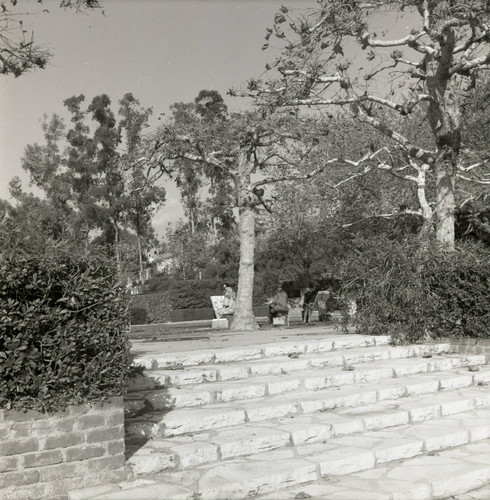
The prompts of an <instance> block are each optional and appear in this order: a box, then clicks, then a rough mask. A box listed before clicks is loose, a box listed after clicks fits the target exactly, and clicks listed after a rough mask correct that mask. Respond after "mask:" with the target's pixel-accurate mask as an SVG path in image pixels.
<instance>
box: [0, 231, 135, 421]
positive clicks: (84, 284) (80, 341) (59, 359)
mask: <svg viewBox="0 0 490 500" xmlns="http://www.w3.org/2000/svg"><path fill="white" fill-rule="evenodd" d="M3 243H5V240H4V241H3ZM33 250H34V249H31V250H30V249H28V248H27V249H26V247H25V246H24V247H23V248H19V247H17V248H9V249H6V248H5V245H3V246H2V247H1V248H0V373H1V377H0V408H3V409H36V410H40V411H57V410H62V409H63V408H65V407H66V406H67V405H69V404H79V403H83V402H90V401H101V400H104V399H107V398H110V397H112V396H117V395H121V394H123V393H124V390H125V385H126V378H127V374H128V370H129V366H130V354H129V348H130V345H129V342H128V341H127V339H126V336H125V332H126V330H127V328H128V323H129V321H128V319H129V318H128V307H127V301H126V298H125V295H124V290H123V289H122V287H120V286H119V285H118V284H117V280H116V272H115V269H114V267H113V266H112V265H111V264H110V263H107V262H104V261H103V260H101V259H100V257H99V258H98V257H90V256H76V255H73V253H72V252H70V251H64V250H63V249H62V248H60V247H56V246H53V247H52V248H49V249H46V251H45V252H42V251H40V250H39V249H37V250H35V251H33Z"/></svg>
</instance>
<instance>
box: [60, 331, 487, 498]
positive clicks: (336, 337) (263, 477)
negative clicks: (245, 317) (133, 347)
mask: <svg viewBox="0 0 490 500" xmlns="http://www.w3.org/2000/svg"><path fill="white" fill-rule="evenodd" d="M259 333H260V332H259ZM263 333H264V334H263V335H262V336H261V335H260V334H254V336H252V337H250V336H249V337H246V335H245V334H243V335H244V337H243V339H244V341H243V342H238V341H237V338H238V337H236V336H237V335H240V334H227V335H228V336H229V337H228V339H227V338H225V337H224V336H223V337H222V338H221V342H220V343H217V342H214V343H212V342H201V343H199V342H198V341H195V342H191V343H186V342H181V343H180V346H178V347H175V345H174V346H173V348H172V349H165V348H166V346H165V343H162V345H161V349H160V350H161V353H154V352H149V348H148V349H147V351H144V349H142V350H140V352H139V353H137V356H136V359H135V364H138V365H140V366H144V367H145V368H146V369H145V371H144V373H143V374H142V375H141V376H140V377H137V378H135V379H133V380H132V381H131V383H130V387H129V392H128V395H127V398H126V407H127V414H128V418H127V423H126V432H127V455H128V462H127V463H128V468H129V470H130V474H131V475H132V476H133V479H132V480H129V481H127V482H126V483H124V484H120V485H108V486H103V487H97V488H92V489H86V490H79V491H74V492H72V493H71V494H70V498H71V499H72V500H76V499H82V498H97V499H100V500H102V499H104V500H109V499H118V500H123V499H128V500H129V499H132V500H135V499H147V500H187V499H189V500H199V499H201V500H206V499H210V500H215V499H216V500H218V499H230V500H232V499H244V498H251V497H253V498H260V499H271V500H272V499H305V498H311V499H315V498H316V499H344V500H362V499H365V500H378V499H379V500H381V499H383V500H402V499H406V500H408V499H413V500H424V499H449V498H452V496H453V495H459V494H462V493H465V492H467V491H470V490H473V489H475V488H479V487H481V486H482V485H484V484H486V483H489V482H490V439H489V438H490V391H489V390H488V388H489V386H488V384H489V383H490V366H488V365H486V358H485V355H484V354H457V353H454V352H453V351H454V348H453V347H452V346H451V345H450V344H449V343H446V342H434V343H431V344H423V345H410V346H392V345H390V339H389V337H386V336H360V335H353V334H340V333H338V332H335V331H330V332H325V330H323V331H321V330H319V329H316V330H313V329H310V330H308V329H303V331H299V330H298V331H294V330H287V329H285V330H283V331H282V332H281V331H276V332H275V333H274V335H273V337H271V335H266V334H265V332H263ZM233 335H235V337H233ZM247 338H248V340H246V339H247ZM167 347H169V345H167Z"/></svg>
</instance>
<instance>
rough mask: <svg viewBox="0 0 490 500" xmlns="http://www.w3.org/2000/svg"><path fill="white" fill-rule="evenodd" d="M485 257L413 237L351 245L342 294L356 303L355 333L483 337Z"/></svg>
mask: <svg viewBox="0 0 490 500" xmlns="http://www.w3.org/2000/svg"><path fill="white" fill-rule="evenodd" d="M489 257H490V255H489V252H488V249H485V248H484V247H483V246H481V245H475V244H469V243H464V244H460V245H459V246H458V247H457V248H456V250H455V251H454V252H444V251H442V250H441V249H440V248H438V247H437V245H436V244H435V243H432V244H429V246H428V247H427V248H423V247H421V246H420V241H419V240H418V239H417V238H412V239H406V240H404V241H395V242H393V241H390V240H389V239H388V238H382V237H381V238H379V239H377V240H376V241H372V240H371V241H368V240H364V241H356V254H355V256H354V257H353V258H351V259H349V261H348V262H347V263H346V265H345V267H344V268H343V270H342V280H343V287H342V294H343V296H344V299H345V301H346V303H347V301H348V300H356V301H357V305H358V311H357V316H356V319H355V323H356V327H357V330H358V331H359V332H360V333H369V334H379V335H391V336H392V338H393V340H394V341H395V342H398V343H402V342H420V341H425V340H429V339H432V338H436V337H473V338H487V337H488V335H489V334H488V325H489V324H490V301H489V300H488V299H489V296H490V259H489Z"/></svg>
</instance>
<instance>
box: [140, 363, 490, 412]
mask: <svg viewBox="0 0 490 500" xmlns="http://www.w3.org/2000/svg"><path fill="white" fill-rule="evenodd" d="M411 359H412V358H411ZM387 361H388V360H387ZM412 363H413V365H414V366H411V367H398V368H397V367H391V366H382V367H379V368H376V364H375V363H373V364H371V367H370V368H371V369H365V370H364V371H359V370H355V369H353V370H344V369H341V370H340V371H336V372H334V373H332V374H331V375H330V374H325V375H323V374H322V373H321V370H322V369H321V368H318V369H316V370H311V371H312V372H315V373H314V374H313V373H310V374H308V375H304V376H298V375H294V374H289V373H284V374H283V375H277V374H271V375H262V376H259V377H249V378H247V379H242V380H238V381H228V382H220V384H226V387H222V388H220V389H216V384H217V383H216V382H210V383H208V384H197V385H196V386H192V387H184V388H176V387H170V388H164V389H157V390H153V391H150V392H149V393H147V394H146V395H145V397H144V400H145V402H148V403H149V404H150V406H151V407H152V408H153V409H155V410H164V409H166V408H168V407H169V406H171V407H172V408H191V407H205V406H206V405H208V404H216V403H229V402H232V401H243V400H247V399H254V398H261V397H267V396H275V395H278V394H285V393H292V392H295V391H308V392H311V391H318V390H321V389H327V388H329V387H343V386H346V385H352V384H360V383H365V382H377V381H380V380H389V379H393V378H401V377H403V376H406V375H415V374H423V373H437V372H445V371H447V370H452V369H459V368H466V367H470V366H478V365H484V364H485V363H486V360H485V356H484V355H483V354H474V355H467V356H461V357H455V358H439V357H438V358H435V359H431V360H424V359H423V358H418V359H417V361H415V360H413V361H412ZM347 366H348V365H347ZM362 366H364V365H362ZM329 368H334V369H337V370H338V369H339V368H340V366H339V367H329ZM366 368H367V367H366ZM404 368H406V369H404ZM270 378H272V380H268V379H270Z"/></svg>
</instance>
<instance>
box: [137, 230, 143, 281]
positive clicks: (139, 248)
mask: <svg viewBox="0 0 490 500" xmlns="http://www.w3.org/2000/svg"><path fill="white" fill-rule="evenodd" d="M138 260H139V266H140V281H141V283H143V253H142V251H141V236H140V234H139V233H138Z"/></svg>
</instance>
